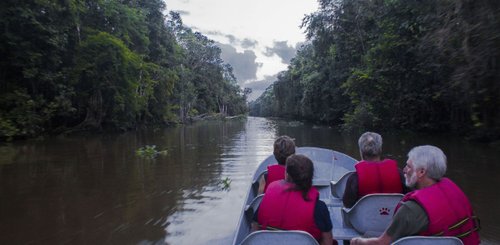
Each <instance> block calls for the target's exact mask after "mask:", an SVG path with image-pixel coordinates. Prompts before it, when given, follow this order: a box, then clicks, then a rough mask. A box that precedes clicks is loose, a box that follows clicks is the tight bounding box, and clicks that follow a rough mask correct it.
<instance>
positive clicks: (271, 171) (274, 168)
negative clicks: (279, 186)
mask: <svg viewBox="0 0 500 245" xmlns="http://www.w3.org/2000/svg"><path fill="white" fill-rule="evenodd" d="M285 171H286V167H285V165H279V164H273V165H269V166H267V179H266V186H265V187H264V192H266V190H267V187H268V186H269V184H271V183H272V182H274V181H276V180H282V179H285Z"/></svg>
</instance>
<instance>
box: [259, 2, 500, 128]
mask: <svg viewBox="0 0 500 245" xmlns="http://www.w3.org/2000/svg"><path fill="white" fill-rule="evenodd" d="M319 5H320V8H319V10H318V11H316V12H314V13H312V14H310V15H308V16H306V17H305V18H304V21H303V24H302V26H303V27H305V29H306V36H307V38H309V40H310V44H309V45H306V46H304V47H303V48H302V49H301V50H299V52H298V54H297V56H296V57H295V58H294V59H293V60H292V62H291V64H290V66H289V68H288V70H287V71H285V72H283V73H282V74H281V75H280V76H279V77H278V79H277V81H275V83H274V84H273V85H272V86H270V88H272V89H270V88H268V91H266V93H264V94H263V95H262V96H261V97H260V98H258V99H257V101H255V102H254V103H252V104H251V114H252V115H261V116H281V117H288V118H304V119H309V120H314V121H323V122H327V123H331V124H337V125H341V126H342V127H343V128H344V129H346V130H362V129H372V128H373V129H375V130H382V129H394V128H404V129H410V130H427V131H429V130H430V131H452V132H459V133H469V134H471V135H484V132H489V134H490V135H500V113H499V110H498V107H499V106H500V100H498V98H499V96H500V85H499V83H498V82H495V81H498V79H499V78H500V77H499V76H500V73H498V62H496V60H498V58H500V48H499V47H500V46H499V45H498V44H499V43H500V37H499V36H498V35H492V33H497V31H496V30H498V29H499V28H500V21H499V20H500V18H499V17H500V16H499V15H500V3H499V2H495V1H488V0H479V1H465V0H458V1H450V0H438V1H435V0H424V1H421V0H404V1H403V0H390V1H388V0H373V1H366V0H320V1H319ZM298 108H300V110H298ZM496 137H497V136H496Z"/></svg>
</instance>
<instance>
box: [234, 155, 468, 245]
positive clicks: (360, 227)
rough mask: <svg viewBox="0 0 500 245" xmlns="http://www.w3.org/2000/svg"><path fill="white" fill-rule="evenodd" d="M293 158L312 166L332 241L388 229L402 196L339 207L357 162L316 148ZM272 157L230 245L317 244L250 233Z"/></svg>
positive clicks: (440, 240)
mask: <svg viewBox="0 0 500 245" xmlns="http://www.w3.org/2000/svg"><path fill="white" fill-rule="evenodd" d="M296 154H302V155H305V156H307V157H309V158H310V159H311V160H312V162H313V164H314V176H313V186H315V187H316V189H318V191H319V193H320V197H319V198H320V200H322V201H323V202H325V204H326V205H327V207H328V211H329V212H330V219H331V220H332V225H333V229H332V233H333V237H334V238H335V239H336V240H337V241H338V242H339V244H342V241H348V240H350V239H352V238H353V237H358V236H365V237H366V236H369V237H375V236H378V235H380V234H382V232H383V231H384V230H385V228H386V227H387V226H388V225H389V223H390V221H391V219H392V216H393V215H394V209H395V206H396V205H397V203H398V202H399V201H400V200H401V198H402V197H403V195H402V194H371V195H367V196H364V197H362V198H361V199H360V200H359V201H358V202H357V203H356V204H355V205H354V206H353V207H352V208H345V207H343V203H342V196H343V192H344V190H345V185H346V182H347V179H348V177H349V176H350V175H351V174H353V173H354V172H355V167H354V165H355V164H356V163H357V162H358V161H357V160H356V159H354V158H353V157H351V156H348V155H346V154H344V153H341V152H338V151H334V150H330V149H325V148H318V147H297V148H296ZM276 162H277V161H276V159H275V158H274V156H273V155H270V156H269V157H267V158H266V159H265V160H264V161H262V162H261V164H260V165H259V166H258V167H257V169H256V171H255V173H254V175H253V177H252V184H251V185H250V187H249V190H248V193H247V196H246V198H245V201H244V204H243V209H242V212H241V215H240V218H239V221H238V226H237V228H236V231H235V235H234V239H233V243H232V244H233V245H240V244H244V245H251V244H257V245H260V244H292V245H293V244H311V245H314V244H316V245H317V244H318V243H317V241H316V240H315V239H314V238H313V237H312V236H311V235H310V234H308V233H306V232H302V231H257V232H253V233H252V232H251V223H252V220H253V214H254V212H255V210H256V209H257V208H258V205H259V204H260V201H261V200H262V197H263V194H261V195H258V188H259V179H260V178H261V176H262V175H264V174H265V173H266V172H267V166H268V165H272V164H276ZM394 244H398V245H407V244H442V245H445V244H462V242H461V241H460V240H459V239H457V238H455V237H433V238H432V239H429V238H428V237H419V236H414V237H406V238H402V239H399V240H398V241H396V242H395V243H394Z"/></svg>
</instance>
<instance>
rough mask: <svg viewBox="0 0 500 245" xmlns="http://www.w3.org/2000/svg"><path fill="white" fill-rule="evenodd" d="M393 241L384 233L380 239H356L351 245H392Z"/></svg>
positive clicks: (352, 240)
mask: <svg viewBox="0 0 500 245" xmlns="http://www.w3.org/2000/svg"><path fill="white" fill-rule="evenodd" d="M391 241H392V238H391V237H390V236H389V235H387V233H386V232H384V233H383V234H382V235H380V236H379V237H372V238H361V237H355V238H353V239H351V245H364V244H371V245H388V244H390V243H391Z"/></svg>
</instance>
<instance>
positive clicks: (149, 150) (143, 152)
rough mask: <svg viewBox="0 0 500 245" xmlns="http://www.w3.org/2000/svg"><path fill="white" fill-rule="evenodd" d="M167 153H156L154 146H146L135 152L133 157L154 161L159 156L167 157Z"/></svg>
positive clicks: (165, 151) (164, 151)
mask: <svg viewBox="0 0 500 245" xmlns="http://www.w3.org/2000/svg"><path fill="white" fill-rule="evenodd" d="M167 154H168V151H167V150H163V151H158V150H157V149H156V145H146V146H143V147H140V148H139V149H137V150H136V151H135V155H136V156H139V157H143V158H148V159H154V158H156V157H157V156H159V155H167Z"/></svg>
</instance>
